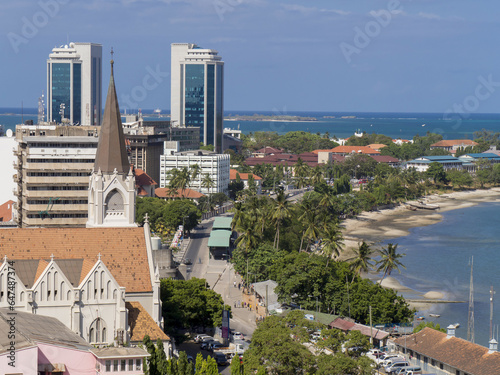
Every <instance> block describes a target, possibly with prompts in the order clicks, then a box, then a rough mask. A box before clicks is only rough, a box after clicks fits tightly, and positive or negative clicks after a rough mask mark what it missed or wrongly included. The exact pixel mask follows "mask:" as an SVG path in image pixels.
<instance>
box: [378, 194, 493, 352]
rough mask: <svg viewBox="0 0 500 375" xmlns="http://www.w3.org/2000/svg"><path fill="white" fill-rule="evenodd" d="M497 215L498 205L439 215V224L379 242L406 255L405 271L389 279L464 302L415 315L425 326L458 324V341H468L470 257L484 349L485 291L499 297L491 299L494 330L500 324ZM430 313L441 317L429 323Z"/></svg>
mask: <svg viewBox="0 0 500 375" xmlns="http://www.w3.org/2000/svg"><path fill="white" fill-rule="evenodd" d="M499 210H500V204H499V203H481V204H479V205H477V206H474V207H468V208H464V209H457V210H453V211H448V212H444V213H442V214H441V215H442V216H443V220H442V221H441V222H439V223H437V224H434V225H429V226H425V227H418V228H413V229H411V230H410V234H409V235H408V236H405V237H400V238H396V239H392V240H389V241H385V242H384V244H386V243H388V242H391V243H397V244H398V252H401V253H406V256H405V257H404V258H403V260H402V261H403V264H404V265H405V266H406V270H404V269H403V270H402V273H401V274H398V273H397V271H396V272H394V273H393V274H392V275H391V276H393V277H394V278H395V279H397V280H398V281H400V282H401V283H402V284H403V285H405V286H407V287H409V288H411V289H413V290H416V291H418V292H422V293H426V292H428V291H431V290H434V291H441V292H444V293H445V295H446V297H445V298H446V299H448V300H458V301H467V302H466V303H459V304H436V305H433V306H432V308H431V309H430V310H428V311H425V312H419V315H423V316H425V318H426V321H428V320H431V321H435V322H436V323H439V324H440V325H441V327H447V326H448V325H449V324H454V323H460V328H459V329H457V332H456V334H457V336H458V337H462V338H467V316H468V308H469V304H468V300H469V285H470V265H469V264H470V259H471V257H472V256H473V257H474V290H475V292H474V301H475V305H474V315H475V339H476V340H475V341H476V343H478V344H480V345H483V346H488V341H489V329H490V328H489V327H490V303H489V297H490V294H489V292H490V286H493V288H494V289H495V290H496V291H497V293H498V294H497V296H496V297H495V298H494V318H493V324H495V325H499V324H500V272H499V270H500V231H499V230H498V229H499V228H500V215H498V212H499ZM409 297H414V296H409ZM429 313H436V314H440V315H441V317H440V318H431V317H429V315H428V314H429Z"/></svg>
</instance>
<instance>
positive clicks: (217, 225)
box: [212, 217, 233, 230]
mask: <svg viewBox="0 0 500 375" xmlns="http://www.w3.org/2000/svg"><path fill="white" fill-rule="evenodd" d="M232 221H233V218H232V217H216V218H215V220H214V225H213V226H212V230H214V229H217V230H219V229H226V230H231V222H232Z"/></svg>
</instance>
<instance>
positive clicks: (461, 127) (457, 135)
mask: <svg viewBox="0 0 500 375" xmlns="http://www.w3.org/2000/svg"><path fill="white" fill-rule="evenodd" d="M152 112H153V111H152V110H150V111H148V110H144V111H143V113H144V116H145V119H150V118H149V117H148V114H151V113H152ZM164 113H168V111H165V112H164ZM254 113H258V114H263V115H291V116H302V117H315V118H317V119H318V121H297V122H287V121H229V120H225V121H224V127H229V128H233V129H237V128H239V129H240V130H241V131H242V133H244V134H248V133H250V132H256V131H274V132H277V133H278V134H285V133H287V132H290V131H298V130H304V131H308V132H311V133H320V134H325V133H326V132H328V133H329V134H330V136H336V137H338V138H347V137H350V136H351V135H353V134H354V132H356V131H364V132H367V133H370V134H371V133H377V134H385V135H387V136H390V137H392V138H402V139H412V138H413V137H414V136H415V135H417V134H418V135H421V136H422V135H425V134H426V133H427V132H431V133H438V134H442V135H443V138H444V139H463V138H468V139H472V138H473V136H474V132H476V131H480V130H482V129H486V130H491V131H494V132H500V114H482V113H472V114H465V115H463V116H462V117H460V116H458V115H447V114H443V113H383V112H380V113H376V112H293V111H290V112H287V111H234V110H231V111H229V110H228V111H225V115H230V114H231V115H253V114H254ZM20 114H21V109H20V108H0V124H1V125H4V128H5V130H7V129H13V130H14V128H15V125H16V124H20V123H22V116H21V115H20ZM36 114H37V110H36V109H35V108H25V109H24V120H34V122H35V123H36V119H37V115H36ZM325 116H326V117H325ZM345 117H349V118H345ZM152 119H153V118H152ZM154 119H157V118H154Z"/></svg>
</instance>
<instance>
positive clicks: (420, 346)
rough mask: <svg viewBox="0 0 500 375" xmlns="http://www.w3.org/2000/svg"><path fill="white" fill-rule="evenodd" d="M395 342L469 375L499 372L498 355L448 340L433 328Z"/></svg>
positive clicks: (499, 359)
mask: <svg viewBox="0 0 500 375" xmlns="http://www.w3.org/2000/svg"><path fill="white" fill-rule="evenodd" d="M395 342H396V344H397V345H399V346H401V347H405V346H406V348H407V349H410V350H413V351H415V352H417V353H420V354H422V355H424V356H426V357H429V358H432V359H434V360H436V361H439V362H442V363H445V364H447V365H449V366H451V367H453V368H456V369H458V370H460V371H463V372H464V373H467V374H470V375H492V374H498V371H499V369H500V353H498V352H493V353H489V350H488V348H485V347H484V346H481V345H478V344H474V343H471V342H469V341H466V340H464V339H461V338H458V337H451V336H448V335H447V334H446V333H444V332H439V331H437V330H435V329H432V328H424V329H423V330H421V331H420V332H418V333H414V334H412V335H410V336H408V337H406V338H399V339H397V340H395Z"/></svg>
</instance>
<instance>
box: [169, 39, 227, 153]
mask: <svg viewBox="0 0 500 375" xmlns="http://www.w3.org/2000/svg"><path fill="white" fill-rule="evenodd" d="M171 52H172V55H171V96H170V111H171V116H172V117H171V120H172V124H173V125H175V124H177V125H186V126H199V127H200V141H201V142H203V144H205V145H208V144H212V145H214V148H215V151H216V152H217V153H222V150H223V145H222V142H223V131H222V130H223V111H224V62H223V61H222V58H221V57H220V56H219V55H218V52H217V51H216V50H213V49H203V48H200V47H198V46H197V45H196V44H190V43H173V44H172V49H171Z"/></svg>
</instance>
